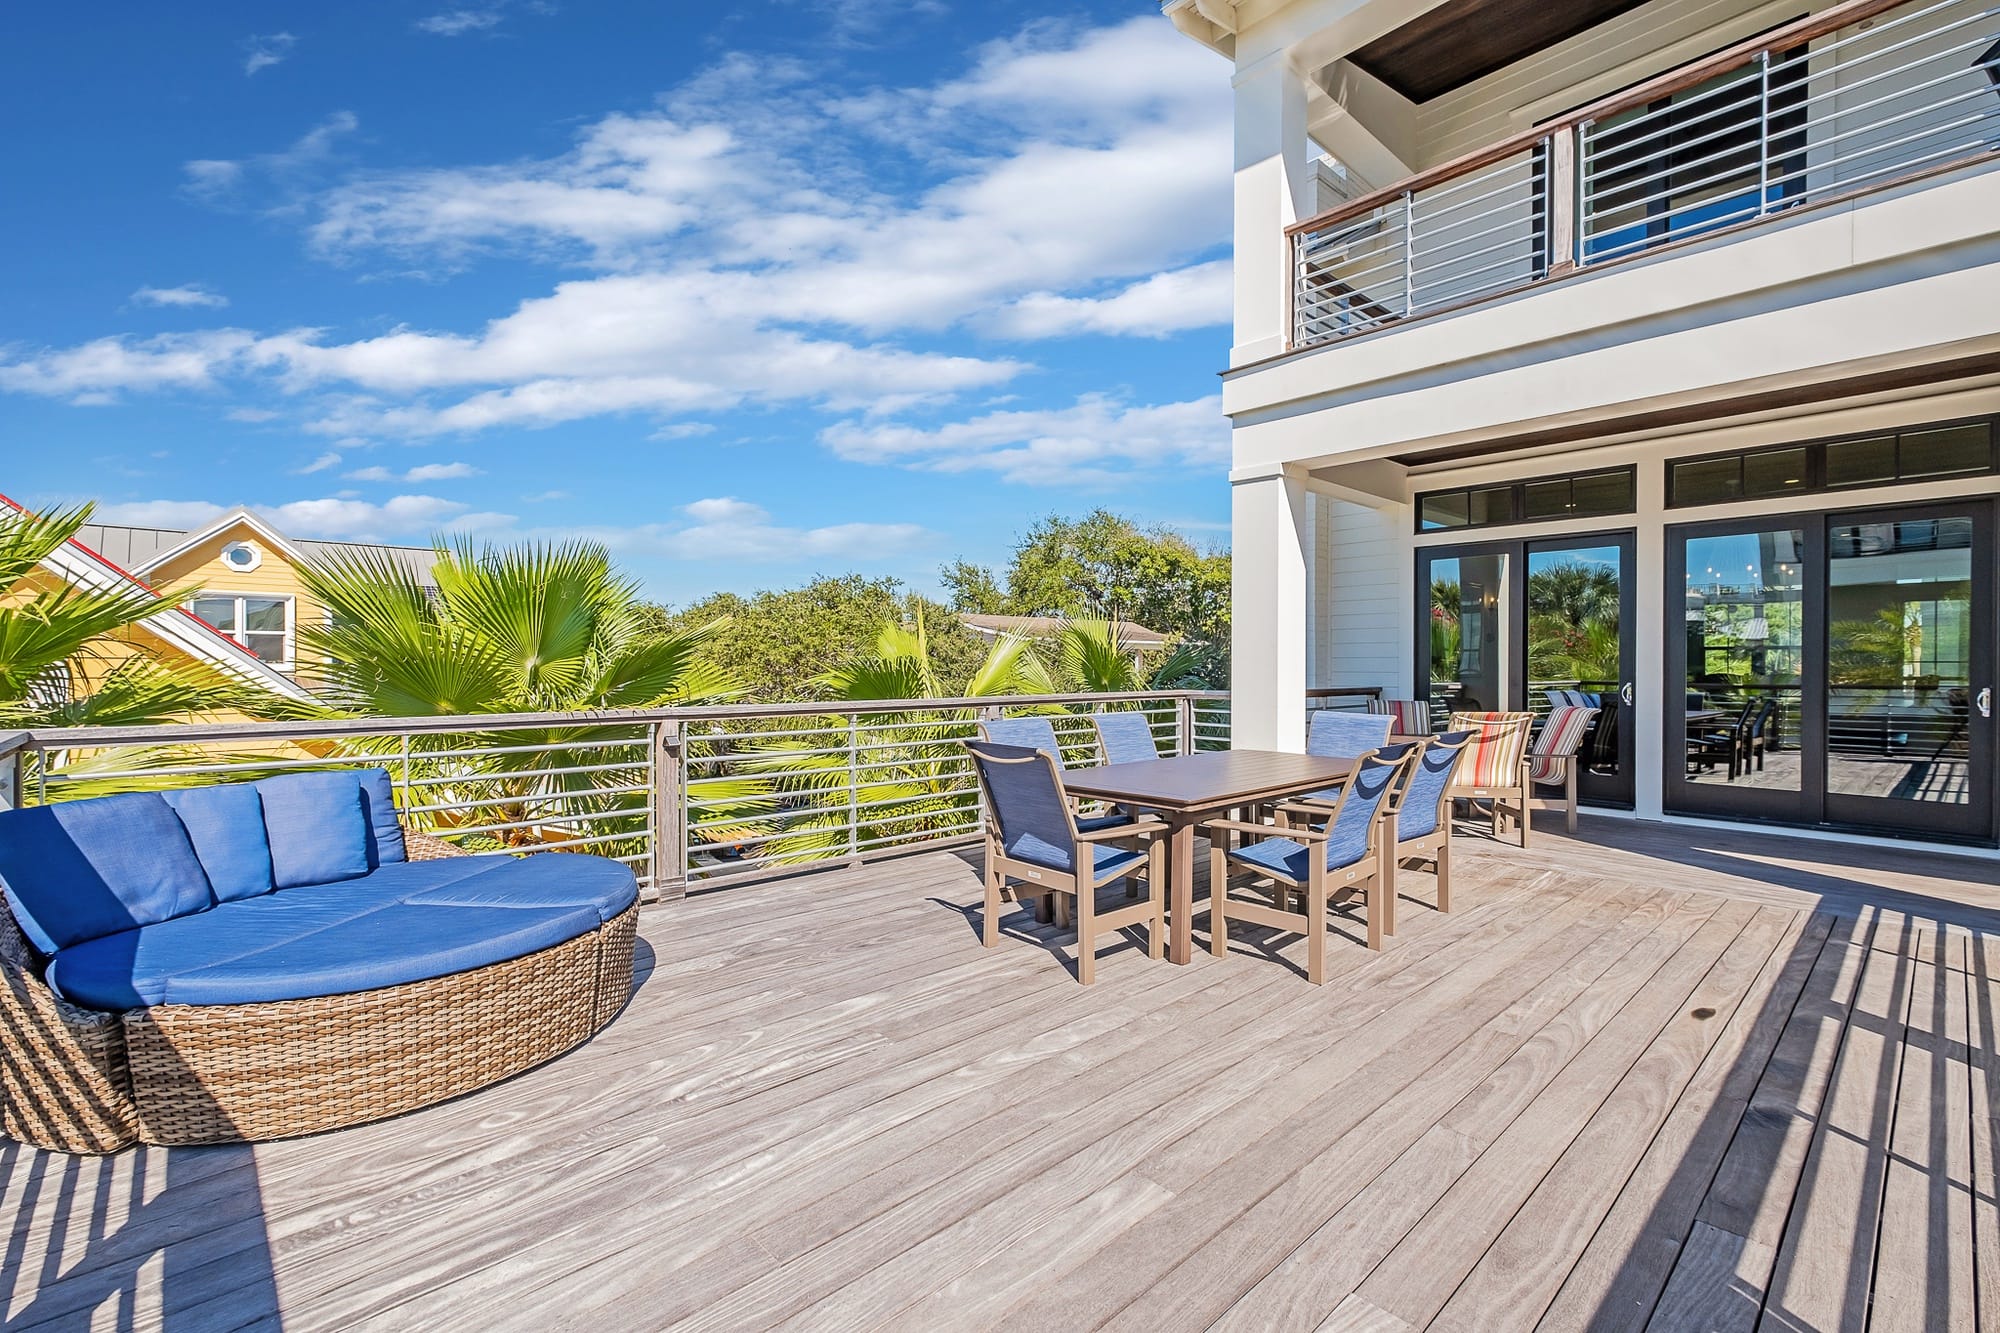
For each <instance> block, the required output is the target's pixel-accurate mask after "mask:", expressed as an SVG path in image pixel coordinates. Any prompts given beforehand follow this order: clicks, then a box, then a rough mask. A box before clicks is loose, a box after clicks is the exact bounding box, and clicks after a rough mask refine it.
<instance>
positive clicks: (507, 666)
mask: <svg viewBox="0 0 2000 1333" xmlns="http://www.w3.org/2000/svg"><path fill="white" fill-rule="evenodd" d="M431 573H432V578H433V579H434V580H435V587H434V588H433V587H426V586H425V585H424V584H422V583H420V582H418V580H417V579H416V577H415V576H414V575H412V574H411V573H410V572H409V571H408V570H407V569H405V568H404V567H403V566H401V565H399V564H397V563H396V562H394V561H392V560H390V559H389V558H388V557H387V556H386V555H384V554H383V553H381V552H377V551H372V550H367V549H362V550H358V551H356V552H354V553H352V554H347V555H342V556H338V557H335V558H333V559H331V560H329V561H326V562H323V563H319V564H315V565H309V566H306V567H303V568H302V569H301V570H300V574H299V576H300V579H301V581H302V582H303V583H304V584H305V586H306V588H307V590H308V591H310V592H311V593H312V594H313V596H314V597H316V598H318V599H319V600H320V601H321V602H322V603H323V604H324V605H325V606H326V608H327V611H328V619H327V622H326V623H325V624H323V625H317V626H308V627H305V628H303V629H302V630H301V638H302V639H303V640H304V641H305V643H306V645H307V646H308V647H309V648H311V649H312V650H314V651H315V652H316V653H319V654H321V655H322V656H324V658H325V659H326V662H327V665H326V666H325V667H324V669H323V683H322V684H321V685H320V687H319V693H320V695H321V697H322V698H324V699H325V700H327V702H328V704H329V706H330V707H331V708H332V709H333V710H334V711H336V712H338V713H343V714H347V715H351V716H386V717H458V716H467V717H474V716H477V715H479V714H482V713H579V712H589V711H595V710H600V709H616V708H652V707H662V706H667V705H676V704H698V703H707V702H716V701H719V700H722V699H725V698H728V697H730V696H731V695H733V694H735V693H736V689H735V686H734V683H733V682H732V681H731V680H730V678H729V677H728V676H727V674H726V673H724V672H722V671H721V670H719V669H717V668H712V667H705V666H703V665H701V664H700V662H699V661H698V658H697V653H696V650H697V649H698V648H699V646H700V645H701V643H702V641H703V640H704V639H706V638H707V637H708V636H709V635H710V634H712V633H714V632H715V631H716V630H717V629H718V628H720V626H721V624H722V623H723V622H720V621H716V622H711V623H709V624H706V625H702V626H699V627H696V628H694V629H690V630H685V631H680V632H675V633H665V634H662V633H659V632H657V630H655V629H653V628H651V627H649V625H648V623H647V620H646V617H645V614H644V611H643V609H642V604H641V603H640V600H639V590H638V586H637V584H636V583H634V582H633V581H632V580H631V579H629V578H627V577H625V576H624V575H622V574H620V573H618V572H617V571H616V570H615V569H614V568H613V566H612V563H611V557H610V554H609V552H608V551H606V550H605V548H604V547H602V546H600V545H597V544H596V543H592V542H568V543H562V544H557V545H545V544H539V543H537V544H529V545H522V546H514V547H506V548H482V549H475V548H474V547H473V546H472V545H471V544H470V543H469V542H467V541H465V540H463V539H460V540H457V541H454V542H451V543H449V544H444V543H440V544H439V545H438V546H437V548H436V561H435V563H434V564H433V565H432V569H431ZM405 744H406V745H407V752H408V754H409V755H410V758H409V759H407V760H405V761H403V763H404V768H405V770H406V776H407V778H408V780H409V781H410V782H411V783H412V784H414V785H413V786H412V791H413V792H418V791H421V792H422V793H423V795H422V796H420V797H419V798H418V799H414V800H413V801H412V804H413V805H430V804H438V805H446V804H448V805H452V806H455V807H459V810H457V811H454V812H451V813H447V812H442V811H439V812H433V813H432V822H433V823H434V825H435V826H445V827H448V826H450V825H451V824H452V823H453V822H460V823H462V824H465V825H482V826H494V825H504V826H506V827H505V828H503V829H501V830H499V831H498V832H497V833H496V835H495V836H496V837H497V838H498V840H499V841H500V842H501V843H503V844H504V845H508V846H522V845H527V844H530V843H536V842H546V841H565V840H569V839H572V838H575V837H576V836H577V825H578V824H579V823H581V826H582V829H583V830H584V832H583V836H584V837H585V838H587V839H588V840H589V842H590V843H591V845H592V849H593V850H597V851H606V850H609V851H610V853H611V854H614V855H616V854H620V848H621V847H625V848H627V850H629V851H635V850H636V849H637V848H638V847H640V846H642V845H643V841H642V838H643V822H644V820H645V817H646V810H647V800H648V795H647V792H646V790H645V787H646V783H645V782H644V781H643V777H642V775H643V774H644V772H645V771H646V765H647V763H648V756H647V751H646V747H645V744H644V741H643V732H642V729H641V728H639V727H637V726H636V724H633V723H588V722H585V723H558V724H551V725H548V726H541V727H533V728H526V729H507V730H498V729H494V730H486V731H482V730H480V729H478V728H477V727H476V726H473V727H471V728H469V729H468V730H466V731H459V732H453V733H451V734H449V735H424V734H421V733H419V734H415V735H412V736H411V737H409V738H408V740H407V742H406V743H405V742H401V741H397V740H384V741H378V742H366V743H357V746H358V747H359V748H362V749H365V750H367V751H368V752H371V753H375V754H378V755H380V754H383V753H385V752H398V751H399V749H400V747H402V746H403V745H405ZM579 770H590V771H579ZM708 795H709V796H710V797H711V798H713V799H715V800H717V801H725V800H728V801H730V803H731V804H732V806H733V808H736V809H738V810H739V811H740V812H741V814H742V816H743V819H744V820H745V821H748V820H750V819H752V818H753V816H754V808H755V806H756V804H757V801H758V799H759V792H758V791H757V790H756V789H755V787H754V784H738V785H736V786H735V787H733V788H732V789H731V790H730V791H728V792H723V791H717V790H713V789H711V790H710V791H709V792H708ZM468 802H476V804H472V805H470V806H469V807H467V805H466V803H468ZM708 832H709V834H710V835H711V836H721V835H722V834H723V833H724V830H723V829H721V828H712V829H710V830H708ZM739 836H740V835H739ZM628 843H629V847H627V844H628Z"/></svg>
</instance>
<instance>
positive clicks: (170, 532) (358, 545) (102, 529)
mask: <svg viewBox="0 0 2000 1333" xmlns="http://www.w3.org/2000/svg"><path fill="white" fill-rule="evenodd" d="M237 523H248V524H249V526H250V527H251V528H252V529H253V530H254V531H255V532H256V533H257V535H258V536H259V537H260V538H262V539H264V540H265V541H266V542H267V543H268V544H269V545H270V546H271V547H272V549H274V550H276V551H278V552H280V553H281V554H283V555H285V556H286V557H287V558H288V559H291V560H294V561H297V560H301V559H304V560H314V561H320V562H322V563H323V562H325V561H326V560H329V559H332V558H335V557H338V556H343V555H346V554H349V553H350V552H354V551H373V552H375V553H377V554H378V555H382V556H385V557H386V558H388V559H389V560H390V561H392V562H394V563H395V564H397V565H400V566H401V567H402V568H403V569H404V570H405V571H406V572H407V573H409V574H410V576H411V577H413V578H415V579H416V580H417V582H419V583H423V584H429V583H430V582H431V566H432V564H433V563H435V562H436V560H437V553H436V552H435V551H433V550H432V549H431V548H430V547H428V546H387V545H383V544H381V543H378V542H329V541H311V540H308V539H306V538H302V537H301V538H293V537H287V536H285V535H284V534H283V533H281V532H279V531H278V530H277V529H276V528H275V527H273V526H271V523H270V521H269V520H268V519H264V518H261V517H259V516H257V515H256V514H255V513H254V512H253V511H251V510H249V509H245V508H241V507H239V508H237V509H233V510H231V511H230V512H229V513H227V514H224V515H223V516H222V517H221V518H218V519H216V520H215V521H214V522H213V523H210V524H208V525H207V526H205V527H203V528H201V529H200V530H198V531H195V532H189V531H187V530H186V529H183V528H147V527H134V526H130V525H127V524H120V523H87V524H85V525H84V527H83V530H82V531H81V532H79V533H78V534H77V540H79V541H81V542H82V543H83V544H84V545H86V546H88V547H90V548H91V549H92V550H94V551H98V552H101V553H102V554H103V555H104V556H105V557H106V558H107V559H109V560H111V561H113V562H114V563H116V564H118V565H121V566H123V567H124V568H126V569H129V570H131V571H132V572H133V573H135V574H140V575H146V574H151V573H152V572H153V571H154V570H156V569H158V568H160V567H161V566H162V565H165V564H167V563H169V562H170V561H172V560H174V559H176V558H178V557H179V556H181V555H183V554H185V553H186V552H188V551H191V550H194V549H195V548H196V547H198V546H200V545H201V544H202V543H203V542H206V541H210V540H212V539H214V538H216V537H218V536H221V535H222V534H223V533H225V532H227V531H228V530H229V529H230V528H231V527H232V526H234V525H235V524H237Z"/></svg>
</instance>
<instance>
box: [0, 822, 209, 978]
mask: <svg viewBox="0 0 2000 1333" xmlns="http://www.w3.org/2000/svg"><path fill="white" fill-rule="evenodd" d="M0 880H4V881H5V883H6V891H7V905H8V907H9V908H10V909H11V910H12V911H13V913H14V920H15V921H17V922H19V923H20V926H21V931H22V933H23V934H25V935H26V936H27V937H28V938H29V940H31V941H33V943H34V945H35V947H36V948H38V949H40V950H41V951H42V952H43V953H54V952H56V951H57V950H58V949H63V948H66V947H68V946H69V945H72V944H76V943H78V942H80V941H82V940H92V939H96V938H98V937H99V936H102V935H111V934H115V933H116V932H118V931H121V930H130V929H131V928H132V927H134V926H150V925H152V924H154V923H155V922H160V921H165V920H168V919H169V918H171V917H177V916H185V915H187V914H188V913H190V912H199V911H200V910H202V909H203V908H205V907H207V906H208V905H209V904H210V902H211V901H212V899H211V898H210V897H209V892H208V876H207V875H206V874H205V873H204V872H203V871H202V868H201V861H200V859H199V858H197V857H196V855H195V850H194V844H193V843H191V842H190V841H189V840H188V835H187V830H186V829H184V828H183V827H182V826H181V821H180V819H179V817H178V816H176V815H175V814H174V810H173V807H172V806H170V805H168V804H167V802H166V799H165V798H164V797H162V796H161V795H160V794H159V793H157V792H132V793H129V794H127V795H123V796H103V797H98V798H96V799H94V800H88V801H69V802H65V803H63V804H60V805H39V806H32V807H30V808H28V809H26V810H9V811H6V812H4V813H0Z"/></svg>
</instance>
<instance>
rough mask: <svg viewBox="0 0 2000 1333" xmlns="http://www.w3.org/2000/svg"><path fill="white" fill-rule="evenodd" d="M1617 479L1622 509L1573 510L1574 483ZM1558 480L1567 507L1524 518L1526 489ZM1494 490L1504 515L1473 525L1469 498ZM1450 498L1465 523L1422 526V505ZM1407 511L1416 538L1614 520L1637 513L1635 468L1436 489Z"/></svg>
mask: <svg viewBox="0 0 2000 1333" xmlns="http://www.w3.org/2000/svg"><path fill="white" fill-rule="evenodd" d="M1621 476H1622V477H1623V478H1624V479H1625V482H1626V495H1627V497H1628V498H1627V500H1626V503H1625V504H1624V505H1623V506H1621V507H1619V508H1615V509H1582V510H1579V509H1577V508H1576V507H1575V500H1576V489H1575V488H1576V483H1577V482H1579V481H1589V480H1592V479H1594V478H1597V477H1621ZM1558 481H1562V482H1568V483H1569V485H1570V506H1569V508H1567V509H1566V510H1565V511H1564V512H1563V513H1560V514H1542V515H1538V516H1534V517H1530V516H1528V509H1527V494H1528V488H1529V487H1531V486H1546V485H1548V484H1550V483H1552V482H1558ZM1494 491H1504V492H1506V493H1507V497H1508V503H1507V514H1506V516H1505V517H1502V518H1488V519H1485V520H1482V521H1480V522H1477V523H1475V522H1473V521H1472V518H1471V515H1472V496H1474V495H1477V494H1483V493H1491V492H1494ZM1453 495H1455V496H1459V497H1462V498H1463V499H1464V501H1465V506H1464V507H1465V513H1466V521H1465V522H1463V523H1440V524H1438V525H1436V526H1435V527H1430V526H1426V525H1425V523H1424V505H1425V502H1427V501H1430V500H1435V499H1438V498H1439V497H1441V496H1453ZM1410 509H1411V513H1412V516H1413V518H1414V521H1415V523H1416V530H1417V534H1418V535H1419V536H1425V535H1429V534H1432V533H1439V532H1477V531H1479V530H1481V529H1483V528H1504V527H1513V526H1515V525H1517V524H1539V523H1561V522H1564V521H1566V520H1573V519H1587V518H1616V517H1618V516H1619V515H1621V514H1636V513H1638V512H1639V469H1638V466H1637V465H1636V464H1630V463H1628V464H1626V465H1624V466H1622V467H1600V468H1591V469H1590V470H1589V471H1587V472H1554V473H1550V474H1548V475H1546V476H1541V477H1522V478H1520V479H1518V480H1515V481H1495V482H1487V483H1485V484H1482V485H1466V486H1448V487H1445V488H1443V489H1440V490H1435V491H1423V492H1420V493H1418V495H1417V496H1416V497H1415V498H1414V500H1413V502H1412V504H1411V506H1410Z"/></svg>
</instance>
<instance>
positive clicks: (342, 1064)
mask: <svg viewBox="0 0 2000 1333" xmlns="http://www.w3.org/2000/svg"><path fill="white" fill-rule="evenodd" d="M0 888H4V890H5V894H6V910H4V911H0V980H4V983H5V984H4V988H0V1131H4V1133H5V1134H6V1135H7V1136H9V1137H11V1138H14V1139H18V1140H20V1141H22V1142H25V1143H30V1144H34V1145H36V1146H37V1147H43V1148H51V1149H56V1150H58V1151H64V1152H76V1153H100V1152H112V1151H116V1150H117V1149H119V1148H123V1147H125V1146H127V1145H129V1144H132V1143H135V1142H143V1143H154V1144H192V1143H221V1142H243V1141H256V1140H261V1139H273V1138H283V1137H287V1136H290V1135H296V1134H309V1133H314V1132H316V1131H319V1130H326V1129H335V1128H339V1127H341V1126H345V1125H354V1124H360V1123H362V1122H364V1121H369V1120H377V1119H381V1118H383V1117H385V1116H391V1115H396V1114H399V1113H401V1112H404V1111H410V1110H414V1109H416V1108H418V1107H421V1106H428V1105H430V1104H432V1103H434V1102H439V1101H443V1100H445V1099H446V1098H449V1097H453V1096H456V1095H458V1094H459V1093H462V1092H469V1091H471V1090H473V1089H475V1088H481V1087H484V1086H486V1085H487V1084H490V1083H494V1082H497V1081H498V1080H500V1079H503V1078H506V1077H508V1076H509V1075H512V1074H516V1073H519V1072H520V1071H522V1070H524V1069H527V1068H529V1067H530V1066H532V1065H536V1064H539V1063H541V1062H542V1061H544V1060H548V1059H550V1058H552V1057H553V1056H556V1055H559V1054H561V1053H562V1052H564V1051H567V1050H569V1049H570V1048H572V1047H574V1046H576V1045H578V1044H580V1043H581V1042H583V1041H584V1040H586V1039H587V1038H589V1037H590V1036H591V1035H592V1034H593V1033H595V1032H597V1031H598V1030H599V1029H601V1028H603V1027H604V1026H605V1025H606V1024H607V1023H609V1022H610V1021H611V1019H612V1018H613V1017H614V1016H615V1015H616V1014H617V1013H618V1012H619V1010H620V1009H621V1008H622V1007H623V1006H624V1004H625V1001H626V998H627V996H628V995H629V993H630V990H631V984H632V960H633V947H634V940H635V937H636V934H637V928H638V907H637V901H638V887H637V884H636V881H634V879H633V877H632V872H631V871H630V870H629V869H628V868H627V867H625V866H623V865H621V864H620V863H618V862H616V861H610V860H606V859H604V858H601V857H594V856H583V855H574V854H565V853H547V854H543V855H537V856H533V857H520V858H516V857H480V858H471V857H465V856H463V855H462V854H461V853H459V852H458V850H457V849H456V848H454V847H452V846H451V845H450V844H449V843H446V842H444V841H442V840H441V839H438V838H434V837H431V836H428V835H426V834H422V833H416V832H406V831H405V830H404V829H403V828H402V827H401V825H400V823H399V822H398V820H397V817H396V812H395V808H394V805H393V803H392V802H391V799H390V785H389V776H388V774H387V773H386V772H385V771H383V770H380V769H371V770H363V771H360V772H355V771H342V772H337V773H302V774H290V775H286V776H283V777H279V778H272V779H266V780H264V781H262V782H252V783H241V784H233V785H230V786H220V787H207V788H198V789H193V790H190V791H187V792H169V793H164V794H155V793H134V794H126V795H119V796H109V797H102V798H97V799H93V800H86V801H74V802H69V803H66V804H62V805H56V806H47V807H36V808H31V809H26V810H18V811H7V812H0Z"/></svg>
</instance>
